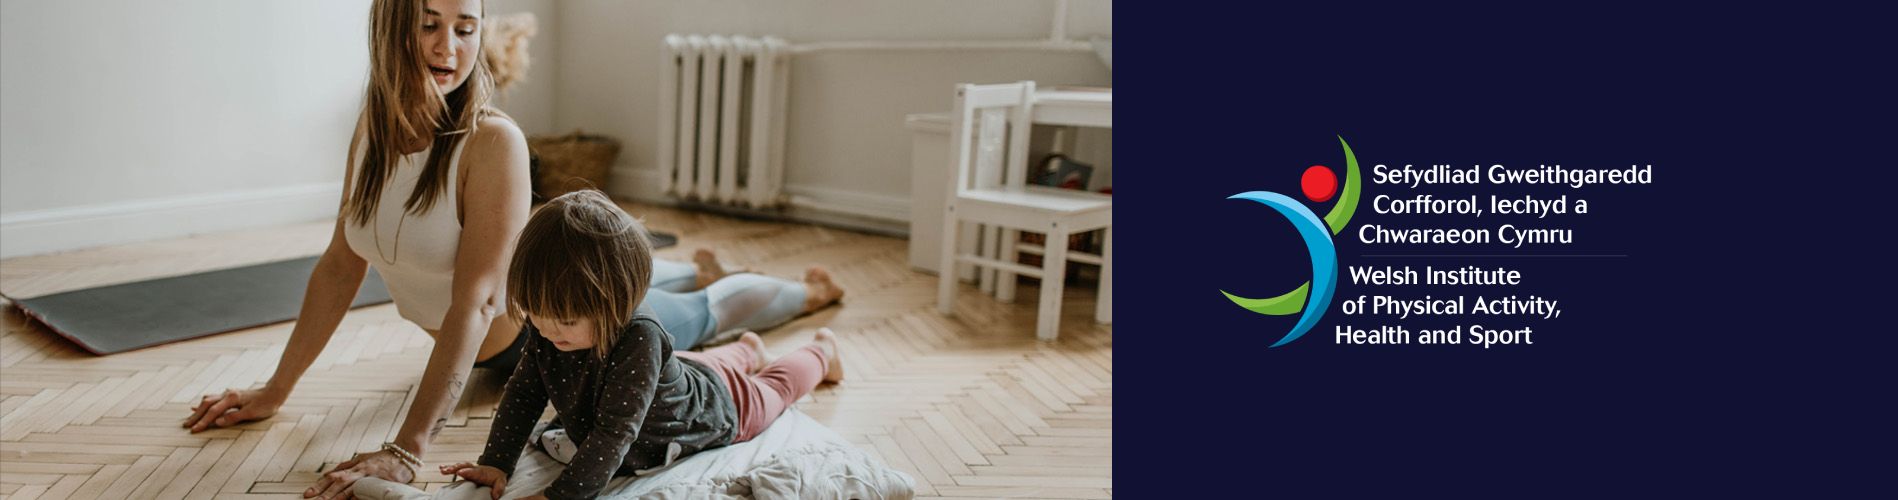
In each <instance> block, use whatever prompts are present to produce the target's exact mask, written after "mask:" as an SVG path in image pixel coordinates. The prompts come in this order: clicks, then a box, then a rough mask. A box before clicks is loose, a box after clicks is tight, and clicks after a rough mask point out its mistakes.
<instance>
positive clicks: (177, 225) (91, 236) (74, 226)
mask: <svg viewBox="0 0 1898 500" xmlns="http://www.w3.org/2000/svg"><path fill="white" fill-rule="evenodd" d="M342 189H343V186H342V183H340V182H324V183H312V184H299V185H293V186H282V187H274V188H265V189H252V190H242V191H226V192H221V193H211V194H202V195H190V196H175V197H169V198H158V199H152V200H138V201H128V202H120V203H102V204H96V205H85V206H77V207H65V208H54V209H47V210H33V211H28V212H18V213H10V214H0V258H10V257H20V256H26V255H36V254H42V253H51V252H58V251H64V250H74V249H80V248H89V247H96V246H102V245H116V244H123V243H135V242H140V241H151V240H159V239H165V238H175V237H182V236H189V235H192V234H200V233H209V232H217V231H230V230H236V229H245V228H252V227H263V226H271V225H278V224H289V223H296V222H308V221H313V220H321V219H324V218H329V217H335V216H336V203H337V200H339V199H342V193H343V191H342Z"/></svg>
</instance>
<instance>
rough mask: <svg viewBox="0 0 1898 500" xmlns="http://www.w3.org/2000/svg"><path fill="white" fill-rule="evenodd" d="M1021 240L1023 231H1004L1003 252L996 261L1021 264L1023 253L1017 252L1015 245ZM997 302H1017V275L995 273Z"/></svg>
mask: <svg viewBox="0 0 1898 500" xmlns="http://www.w3.org/2000/svg"><path fill="white" fill-rule="evenodd" d="M1020 240H1021V231H1017V230H1014V229H1006V228H1004V229H1002V251H1001V254H1000V256H999V257H996V260H1000V261H1002V262H1009V263H1014V262H1020V261H1021V253H1020V252H1017V251H1016V250H1015V243H1016V242H1017V241H1020ZM995 300H997V301H1000V302H1002V303H1004V304H1006V303H1010V302H1014V301H1015V273H1012V272H1009V271H1008V270H1007V269H997V270H996V271H995Z"/></svg>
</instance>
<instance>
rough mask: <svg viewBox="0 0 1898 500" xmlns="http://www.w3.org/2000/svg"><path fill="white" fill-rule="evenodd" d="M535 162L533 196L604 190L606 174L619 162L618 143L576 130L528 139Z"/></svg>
mask: <svg viewBox="0 0 1898 500" xmlns="http://www.w3.org/2000/svg"><path fill="white" fill-rule="evenodd" d="M527 147H528V149H530V150H532V151H533V155H534V160H535V167H536V168H535V173H534V194H535V195H536V197H537V198H539V199H552V198H554V197H558V196H560V195H563V194H567V193H570V192H574V191H578V190H581V189H588V188H592V189H600V190H605V189H606V174H607V172H609V171H611V170H612V169H613V162H614V161H615V160H617V159H618V158H619V141H617V140H614V139H613V138H611V137H606V136H603V135H588V134H585V133H583V132H581V131H578V130H575V131H573V133H571V134H567V135H558V136H534V137H529V138H527Z"/></svg>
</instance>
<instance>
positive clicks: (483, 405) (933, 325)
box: [0, 204, 1113, 499]
mask: <svg viewBox="0 0 1898 500" xmlns="http://www.w3.org/2000/svg"><path fill="white" fill-rule="evenodd" d="M626 206H627V208H628V211H629V212H632V213H633V214H635V215H637V216H640V217H642V218H644V219H645V220H646V222H647V224H648V226H649V227H652V228H653V229H655V230H662V231H668V232H674V233H677V234H679V235H680V236H681V244H680V246H678V247H674V248H670V249H667V250H664V251H661V252H660V256H661V257H668V258H673V259H679V260H686V258H687V256H689V255H690V253H689V252H690V251H691V249H693V248H700V247H705V248H712V249H715V250H716V251H718V252H719V254H720V255H721V256H722V258H723V260H725V261H726V262H728V263H731V264H735V265H737V266H738V267H744V268H749V269H752V270H756V271H760V272H765V273H771V274H775V275H779V276H787V277H788V276H797V275H799V274H800V273H801V272H802V270H803V268H804V266H806V265H809V264H821V265H824V266H827V267H828V268H829V269H831V270H832V274H833V276H834V277H835V278H836V279H837V281H838V282H839V284H841V285H842V286H843V287H845V289H846V290H847V292H848V295H847V296H846V297H845V298H844V305H843V306H842V307H835V308H830V309H827V310H825V311H822V312H820V313H817V314H814V315H811V316H807V317H804V318H801V319H799V320H797V321H795V322H793V323H791V324H789V325H786V326H783V327H780V328H777V329H774V330H772V331H768V332H762V333H764V334H765V339H766V342H767V343H768V344H769V345H770V346H771V348H772V350H773V351H775V352H784V351H788V350H790V349H791V348H793V347H795V346H797V345H801V344H803V343H804V342H805V341H806V340H808V339H809V338H810V336H811V334H812V331H813V330H812V329H813V328H815V327H818V326H829V327H831V328H833V329H835V330H837V331H838V332H839V333H840V334H841V335H842V338H843V350H844V359H845V363H846V371H847V373H849V377H850V379H849V380H847V381H846V382H845V383H844V384H842V385H838V386H827V387H820V388H819V389H818V390H817V391H816V393H814V394H812V395H811V396H809V397H807V398H806V399H805V400H804V401H802V402H800V403H798V407H799V408H801V409H802V410H803V411H805V412H807V413H809V414H811V415H812V416H813V417H815V418H817V419H818V420H820V421H822V422H825V423H826V424H828V425H830V426H831V427H833V428H835V429H836V430H837V431H839V432H841V433H842V434H843V435H845V436H847V437H849V439H850V440H851V441H853V442H855V443H856V444H857V445H858V446H859V447H861V448H863V449H864V450H866V451H868V452H870V453H872V454H874V455H876V456H878V457H880V458H881V459H883V460H884V461H885V462H887V463H889V464H890V465H891V466H893V467H896V468H898V469H901V470H903V471H906V472H908V473H910V475H912V476H914V477H915V478H916V481H917V487H918V493H919V495H920V496H924V497H1046V498H1096V497H1106V496H1109V495H1110V493H1111V490H1110V489H1109V488H1110V487H1111V485H1112V479H1111V478H1112V460H1113V456H1112V452H1113V450H1112V442H1113V431H1112V425H1113V420H1112V410H1113V388H1112V378H1113V331H1112V328H1111V327H1110V326H1105V325H1098V324H1095V323H1093V321H1092V311H1093V307H1094V304H1093V290H1091V289H1086V288H1073V287H1071V288H1070V289H1069V292H1068V295H1067V301H1066V302H1065V304H1064V306H1063V308H1062V309H1063V311H1062V312H1063V318H1062V334H1061V340H1060V341H1059V342H1054V343H1040V342H1036V341H1035V340H1034V320H1035V318H1034V313H1035V310H1034V307H1035V306H1034V301H1033V300H1032V298H1033V297H1035V293H1034V291H1033V289H1032V287H1030V288H1029V289H1028V290H1024V291H1022V292H1021V294H1020V296H1022V297H1028V298H1029V300H1019V301H1017V302H1016V303H1014V304H1002V303H998V302H996V301H994V300H993V299H991V298H989V297H987V296H984V295H982V294H980V293H978V292H976V291H975V290H974V289H973V288H971V287H967V286H964V287H963V288H962V292H963V293H962V296H961V300H960V301H959V302H958V304H959V310H958V312H957V314H956V315H955V316H954V317H944V316H941V315H938V314H936V312H935V309H934V295H935V283H936V281H935V277H934V276H932V275H927V274H922V273H919V272H916V271H913V270H911V269H909V266H908V265H907V263H906V261H907V257H906V253H905V252H906V251H907V250H906V248H907V246H906V245H907V242H906V241H904V240H901V239H895V238H887V237H880V236H870V235H864V234H858V233H852V232H845V231H837V230H831V229H825V228H820V227H815V226H805V225H792V224H782V223H773V222H755V221H745V220H739V219H734V218H730V217H722V216H716V215H707V214H703V213H696V212H684V211H678V210H673V209H669V208H663V207H653V206H645V205H632V204H628V205H626ZM328 236H329V225H328V224H327V223H316V224H301V225H295V226H287V227H279V228H271V229H264V230H252V231H243V232H235V233H226V234H216V235H205V236H197V237H190V238H184V239H179V240H172V241H163V242H153V243H142V244H134V245H124V246H118V247H110V248H99V249H91V250H83V251H75V252H66V253H60V254H54V255H46V256H34V257H24V258H17V259H10V260H6V261H4V262H0V290H5V291H6V292H8V293H9V294H13V295H15V296H26V297H31V296H37V295H41V294H45V293H53V292H59V291H65V290H72V289H79V288H86V287H91V286H98V285H104V284H112V283H121V282H128V281H137V280H141V279H147V278H154V277H163V276H172V275H178V274H185V273H191V272H197V271H204V270H211V269H219V268H228V267H235V266H239V265H245V264H252V263H259V262H267V261H273V260H279V259H285V258H291V257H298V256H307V255H314V254H316V253H319V252H320V251H321V250H322V248H323V246H324V244H325V243H327V239H328ZM297 286H301V285H300V284H299V285H297ZM0 325H3V326H0V330H3V333H0V414H3V415H4V417H0V496H5V497H10V498H18V499H28V498H112V499H118V498H253V497H255V498H300V497H301V495H300V494H298V493H300V492H301V491H302V490H303V489H304V488H305V487H307V486H309V485H310V484H312V483H313V482H314V481H315V480H316V477H317V476H318V474H319V473H320V471H326V470H328V469H329V468H330V467H333V466H334V465H335V464H336V463H337V462H339V461H342V460H345V459H347V458H349V457H350V456H351V455H352V454H353V453H354V452H357V451H365V450H371V449H374V448H376V447H377V446H378V445H380V444H381V443H382V442H383V441H386V440H388V439H389V437H390V436H391V435H392V434H393V433H394V432H395V428H396V426H397V425H399V422H400V421H401V418H402V416H403V415H404V414H405V412H406V411H407V409H408V408H407V404H408V401H409V400H410V398H411V397H412V396H413V395H414V390H415V384H416V382H417V381H418V379H419V378H420V377H421V366H422V364H423V363H424V362H425V360H426V358H427V355H428V350H429V347H430V345H431V342H432V341H431V340H430V339H429V338H428V337H427V336H426V335H425V334H423V333H422V331H421V330H420V329H418V328H416V327H415V326H414V325H412V324H410V323H408V322H406V321H403V320H402V319H400V318H399V317H398V316H397V315H396V313H395V309H394V306H393V305H382V306H375V307H369V308H364V309H358V310H355V311H352V312H351V313H350V314H349V315H348V316H347V317H346V318H345V320H344V322H343V324H342V326H341V328H340V329H339V330H338V331H337V334H336V337H335V338H334V339H333V340H332V341H331V343H330V347H329V348H328V349H327V350H325V351H324V352H323V355H322V357H321V358H319V359H318V360H317V362H316V365H315V366H314V367H312V368H311V370H310V371H309V374H308V375H307V376H306V377H305V378H304V380H303V381H302V382H301V385H299V386H298V388H297V391H296V393H295V395H293V396H292V397H291V399H290V401H289V402H288V404H286V405H285V407H284V408H283V410H282V412H281V413H280V414H278V415H277V416H276V417H275V418H271V419H268V420H264V421H260V422H252V423H249V424H245V425H241V426H238V427H234V428H229V429H222V430H215V431H209V432H204V433H200V434H190V433H187V432H186V431H185V430H184V429H180V428H179V427H178V424H179V422H180V421H181V420H182V419H183V417H184V416H185V415H186V413H187V408H189V406H190V403H192V402H193V401H195V399H196V398H197V396H198V395H200V394H203V393H205V392H207V391H216V390H222V389H223V388H226V387H238V386H248V385H251V384H254V383H261V382H262V381H263V380H264V379H266V378H268V377H269V376H270V372H271V370H272V368H274V366H275V364H276V360H277V357H278V355H279V354H281V353H282V350H283V345H284V342H285V340H286V339H287V338H288V334H289V331H290V325H289V324H288V323H285V324H279V325H272V326H266V327H261V328H254V329H250V330H245V331H241V332H235V333H230V334H224V335H217V336H213V337H208V338H203V339H197V340H192V341H187V342H181V343H175V344H170V345H165V346H160V347H155V348H149V349H144V350H140V351H135V352H129V353H123V354H117V355H112V356H106V357H95V356H92V355H90V354H87V353H85V352H83V351H81V350H79V349H78V348H76V347H74V346H72V345H71V344H69V343H67V342H66V341H65V340H63V339H61V338H59V337H58V336H56V335H53V334H51V333H49V332H47V331H46V330H45V328H44V327H42V326H39V325H35V324H31V322H30V321H29V320H27V319H26V318H24V317H23V316H22V315H21V314H20V313H19V311H18V310H17V309H14V308H12V307H10V306H9V307H6V308H5V313H4V321H0ZM502 377H504V375H501V374H493V373H486V372H484V371H477V373H476V375H475V379H476V382H475V383H473V384H471V387H472V388H471V389H470V391H469V393H468V394H467V395H465V396H464V397H463V398H462V402H461V406H460V409H459V410H457V411H456V413H455V415H454V418H453V419H452V421H451V422H450V425H451V427H450V428H449V429H448V430H446V431H444V432H443V434H442V435H441V436H440V437H438V438H437V439H436V441H435V443H434V446H433V448H432V449H430V450H429V452H428V455H427V456H426V457H424V459H425V460H426V461H427V462H429V463H430V464H431V465H434V464H441V463H450V462H456V461H463V460H472V459H474V458H475V457H476V456H477V455H478V454H479V453H480V450H481V445H482V442H483V440H485V439H486V437H487V430H488V422H489V415H490V414H491V413H492V411H493V407H494V403H495V401H496V399H497V397H498V394H496V392H497V391H498V388H499V385H500V383H499V380H500V379H501V378H502ZM424 470H425V471H426V470H428V468H425V469H424ZM443 479H444V478H442V477H440V476H437V475H433V474H424V477H422V478H421V479H420V481H430V482H432V483H430V484H429V485H428V486H429V487H431V488H433V487H439V486H440V485H441V484H445V483H442V482H441V481H443Z"/></svg>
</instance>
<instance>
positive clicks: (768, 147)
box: [659, 34, 790, 208]
mask: <svg viewBox="0 0 1898 500" xmlns="http://www.w3.org/2000/svg"><path fill="white" fill-rule="evenodd" d="M661 61H662V63H661V68H660V79H659V82H660V83H659V168H660V169H662V170H664V171H665V173H666V176H665V177H666V193H667V194H670V195H672V196H677V197H679V198H682V199H686V200H692V201H698V202H702V203H713V204H721V205H735V206H743V207H751V208H774V207H778V206H781V205H783V204H784V201H785V196H784V194H783V187H784V115H785V95H786V94H785V91H786V88H787V86H788V85H789V83H790V78H789V75H790V73H789V70H790V45H789V44H787V43H785V41H784V40H781V39H778V38H774V37H765V38H748V37H742V36H723V35H711V36H701V35H676V34H675V35H666V39H665V57H664V58H663V59H661Z"/></svg>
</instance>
